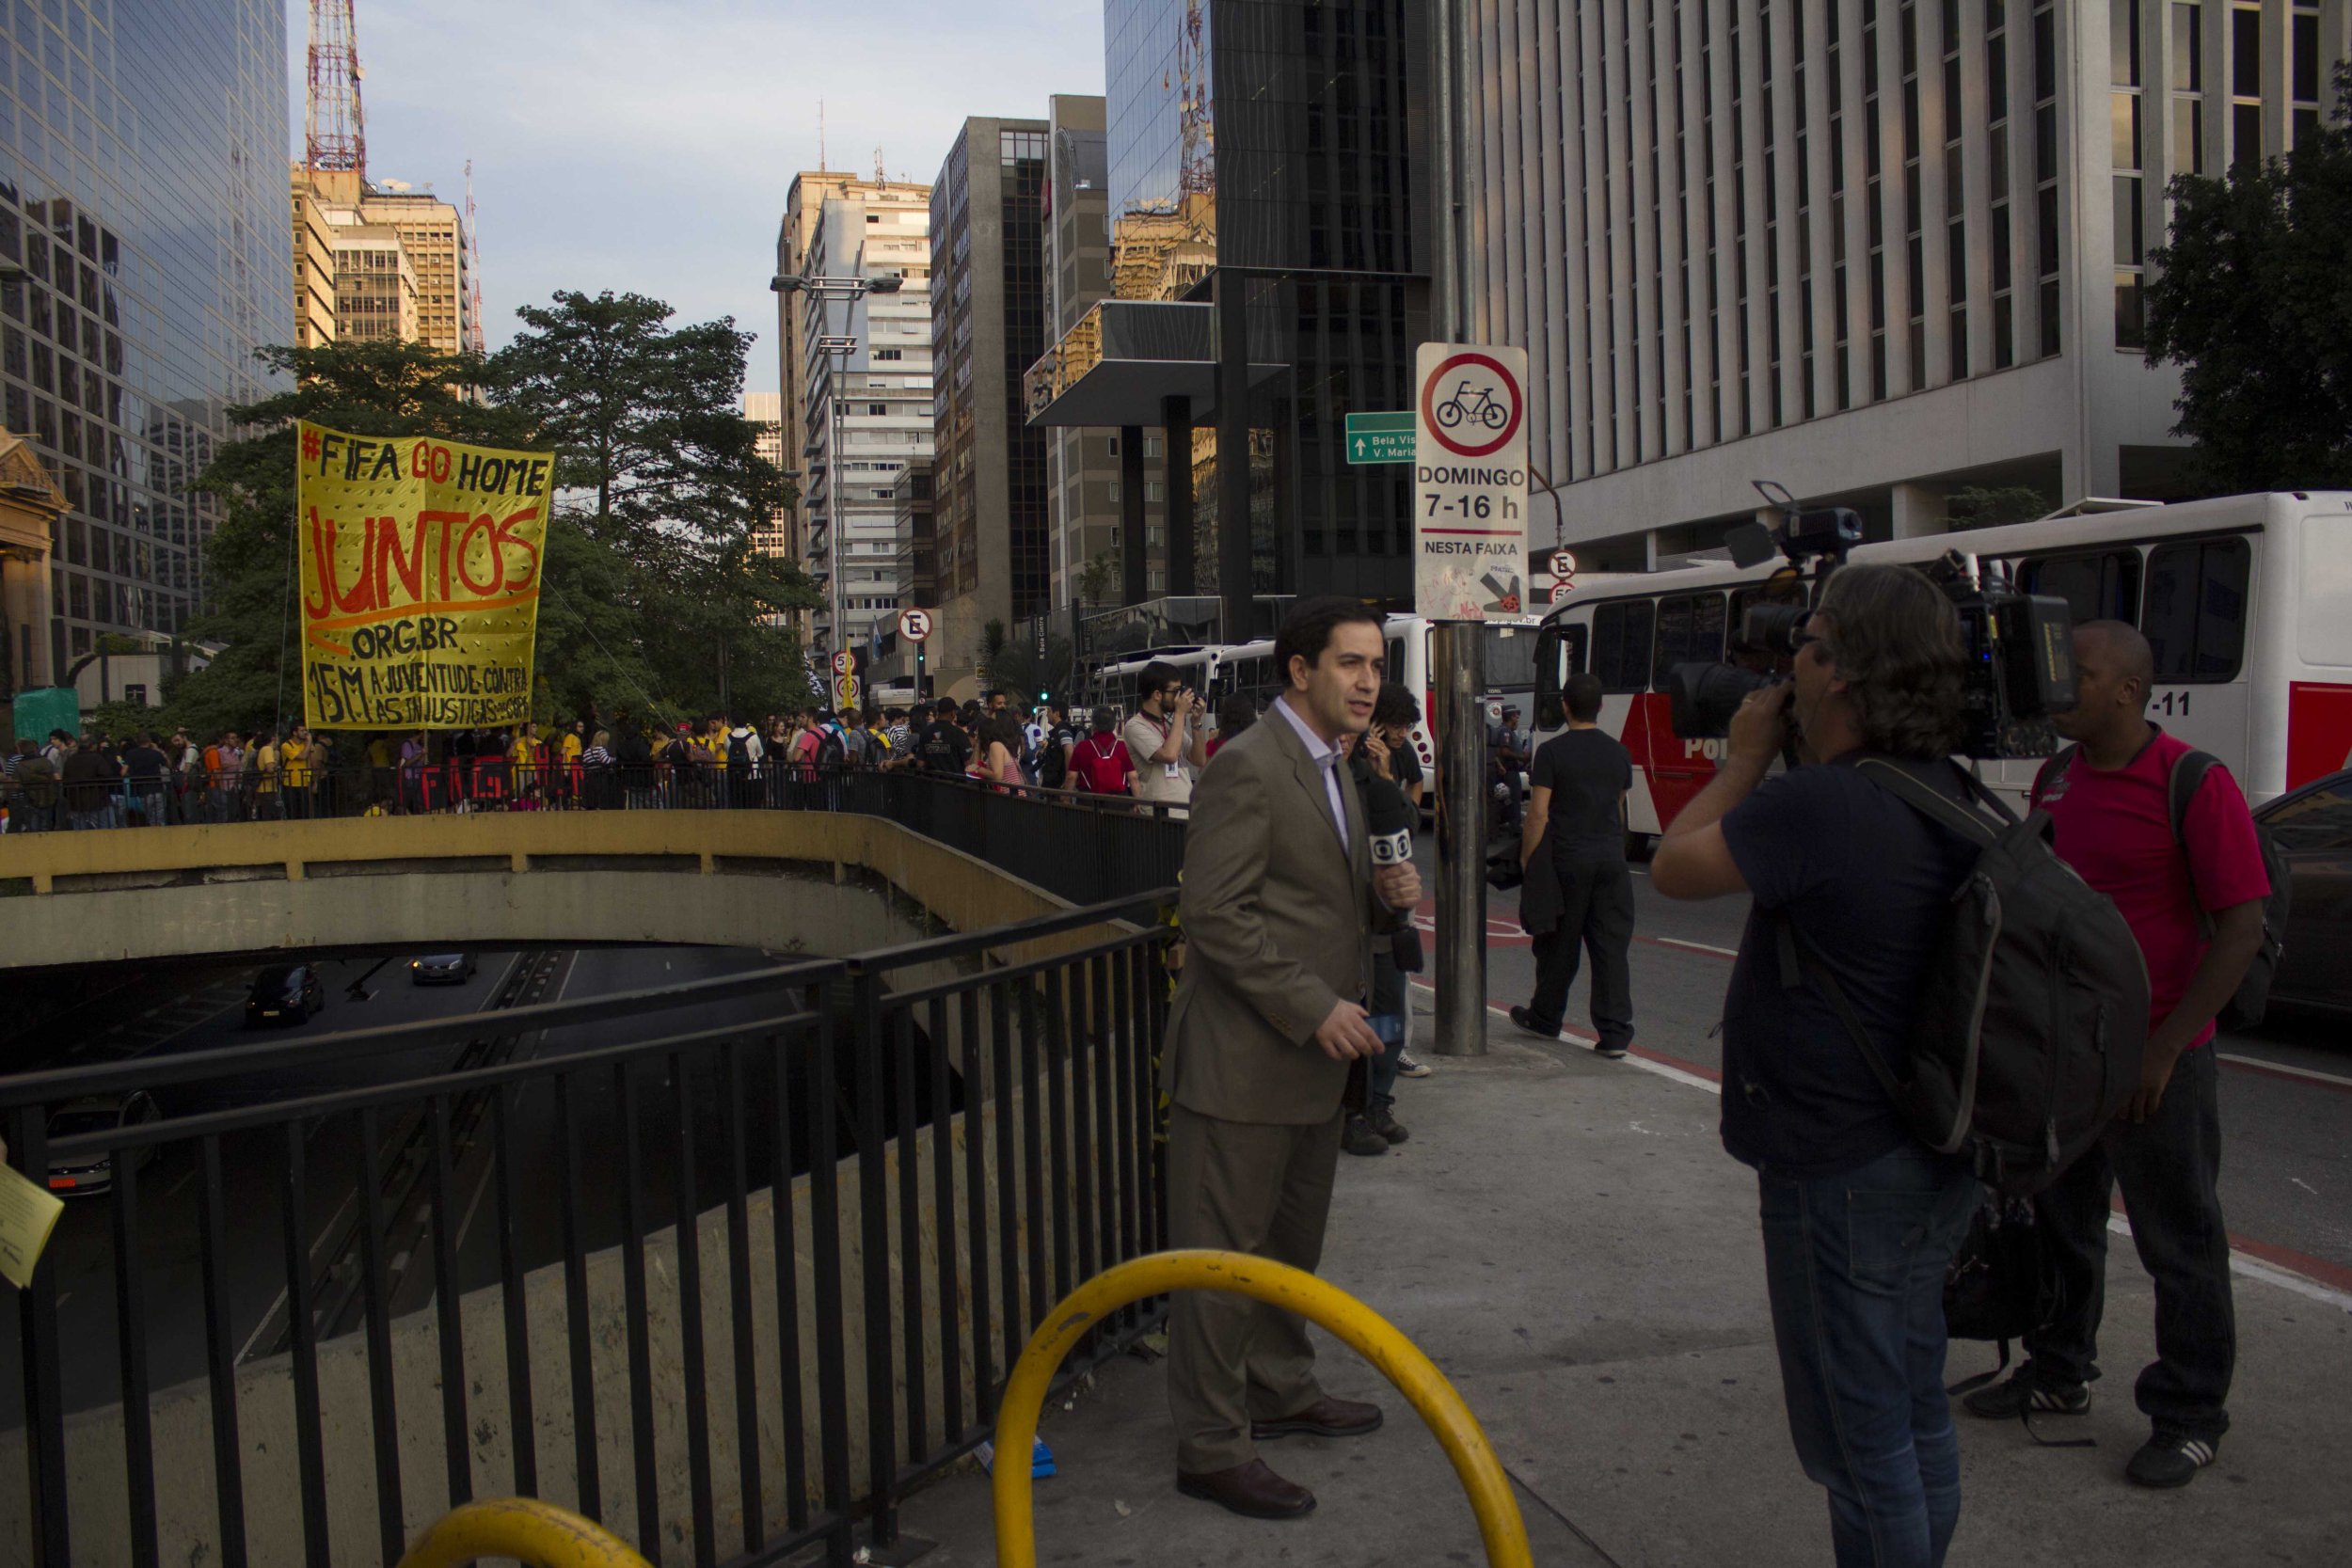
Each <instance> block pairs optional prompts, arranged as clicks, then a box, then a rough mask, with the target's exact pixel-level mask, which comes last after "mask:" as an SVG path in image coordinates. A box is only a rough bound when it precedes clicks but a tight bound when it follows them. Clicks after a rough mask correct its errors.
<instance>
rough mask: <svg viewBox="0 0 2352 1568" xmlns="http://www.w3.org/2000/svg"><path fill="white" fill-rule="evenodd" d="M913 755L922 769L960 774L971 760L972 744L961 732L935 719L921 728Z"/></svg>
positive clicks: (945, 722)
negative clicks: (920, 735) (919, 737)
mask: <svg viewBox="0 0 2352 1568" xmlns="http://www.w3.org/2000/svg"><path fill="white" fill-rule="evenodd" d="M914 755H915V758H916V760H917V761H918V762H919V763H921V765H922V766H923V768H926V769H927V770H929V771H930V772H933V773H961V772H962V771H963V765H964V764H965V763H966V762H968V761H970V760H971V757H972V743H971V742H970V741H969V740H967V739H965V738H964V735H963V732H962V731H961V730H960V729H958V728H956V726H955V725H953V724H950V723H949V722H947V721H946V720H945V719H935V720H933V721H931V722H930V723H928V724H926V725H924V726H923V735H922V738H921V739H919V740H917V741H916V742H915V743H914Z"/></svg>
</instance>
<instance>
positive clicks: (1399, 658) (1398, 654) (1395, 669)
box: [1380, 637, 1420, 702]
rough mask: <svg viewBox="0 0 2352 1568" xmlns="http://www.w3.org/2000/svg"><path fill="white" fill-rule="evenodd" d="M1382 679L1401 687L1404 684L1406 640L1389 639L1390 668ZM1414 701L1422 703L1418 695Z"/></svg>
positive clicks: (1382, 675)
mask: <svg viewBox="0 0 2352 1568" xmlns="http://www.w3.org/2000/svg"><path fill="white" fill-rule="evenodd" d="M1380 678H1381V679H1383V680H1391V681H1395V682H1397V683H1398V684H1399V685H1402V684H1403V683H1404V680H1405V639H1403V638H1401V637H1391V638H1390V639H1389V667H1388V669H1387V670H1386V671H1385V672H1383V673H1382V674H1381V677H1380ZM1414 701H1416V702H1418V701H1420V697H1419V695H1418V694H1416V696H1415V697H1414Z"/></svg>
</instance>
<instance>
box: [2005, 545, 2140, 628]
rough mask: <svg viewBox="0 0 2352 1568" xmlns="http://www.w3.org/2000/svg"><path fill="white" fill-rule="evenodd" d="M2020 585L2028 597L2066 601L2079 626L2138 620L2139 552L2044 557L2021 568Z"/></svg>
mask: <svg viewBox="0 0 2352 1568" xmlns="http://www.w3.org/2000/svg"><path fill="white" fill-rule="evenodd" d="M2017 585H2018V586H2019V587H2020V588H2022V589H2024V590H2025V591H2026V593H2028V594H2056V595H2058V597H2059V598H2061V599H2064V600H2065V601H2066V608H2067V609H2069V610H2073V611H2074V622H2075V624H2076V625H2077V626H2079V625H2081V624H2082V623H2083V622H2085V621H2125V622H2129V621H2135V620H2137V619H2138V618H2139V552H2138V551H2137V550H2135V549H2121V550H2085V551H2083V552H2082V553H2081V554H2079V555H2045V556H2042V557H2040V558H2039V559H2037V560H2033V561H2028V562H2026V563H2025V564H2024V565H2023V566H2021V567H2020V568H2018V573H2017Z"/></svg>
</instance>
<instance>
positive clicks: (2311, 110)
mask: <svg viewBox="0 0 2352 1568" xmlns="http://www.w3.org/2000/svg"><path fill="white" fill-rule="evenodd" d="M2287 25H2288V29H2289V31H2290V33H2291V34H2292V38H2291V40H2290V41H2291V43H2292V46H2293V53H2292V54H2291V55H2289V57H2288V59H2287V96H2288V98H2289V99H2290V100H2291V103H2292V106H2291V108H2290V110H2289V114H2288V119H2289V122H2290V124H2291V125H2292V126H2293V136H2294V140H2293V141H2292V142H2291V143H2290V145H2291V146H2295V147H2300V146H2302V145H2303V144H2304V143H2305V142H2307V141H2309V140H2310V139H2311V138H2312V137H2313V136H2315V135H2318V134H2319V79H2320V77H2321V76H2322V75H2323V74H2324V73H2325V71H2326V69H2327V61H2326V60H2325V59H2324V58H2323V57H2322V55H2321V54H2320V47H2319V8H2318V6H2317V5H2316V4H2313V3H2312V0H2296V8H2295V14H2294V15H2293V16H2291V17H2290V18H2288V21H2287Z"/></svg>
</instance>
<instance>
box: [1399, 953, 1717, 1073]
mask: <svg viewBox="0 0 2352 1568" xmlns="http://www.w3.org/2000/svg"><path fill="white" fill-rule="evenodd" d="M1413 984H1414V986H1415V987H1417V988H1418V989H1420V990H1425V991H1428V992H1429V993H1431V994H1432V995H1435V994H1436V993H1437V990H1438V988H1437V987H1436V986H1434V985H1432V984H1430V983H1429V982H1428V981H1426V980H1415V981H1414V982H1413ZM1486 1010H1487V1011H1488V1012H1490V1013H1495V1014H1498V1015H1500V1016H1501V1017H1502V1018H1503V1019H1505V1020H1508V1019H1509V1018H1510V1016H1511V1009H1510V1008H1509V1007H1507V1006H1503V1005H1502V1003H1500V1002H1489V1003H1487V1004H1486ZM1565 1038H1566V1037H1564V1043H1565ZM1575 1043H1577V1044H1582V1043H1583V1042H1582V1041H1581V1040H1580V1041H1576V1042H1575ZM1436 1054H1437V1055H1439V1056H1442V1055H1444V1054H1445V1053H1444V1052H1442V1051H1440V1052H1438V1053H1436ZM1619 1060H1620V1062H1621V1063H1622V1065H1624V1066H1626V1067H1634V1068H1640V1069H1642V1070H1643V1071H1644V1072H1654V1073H1656V1074H1657V1075H1658V1076H1659V1077H1661V1078H1671V1079H1673V1080H1674V1081H1675V1082H1676V1083H1677V1084H1688V1085H1690V1086H1691V1087H1692V1088H1694V1089H1705V1090H1706V1091H1707V1092H1708V1094H1714V1095H1720V1094H1722V1093H1723V1092H1724V1087H1723V1085H1721V1084H1717V1083H1712V1082H1710V1081H1709V1080H1708V1079H1705V1078H1702V1077H1700V1076H1699V1075H1698V1074H1697V1073H1695V1072H1685V1071H1684V1070H1683V1069H1680V1068H1678V1067H1677V1066H1675V1065H1674V1064H1673V1063H1672V1062H1653V1061H1651V1060H1650V1059H1649V1058H1648V1057H1646V1056H1624V1057H1621V1058H1619Z"/></svg>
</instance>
